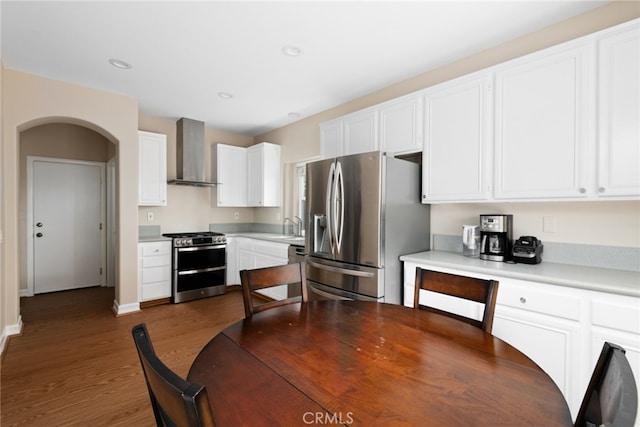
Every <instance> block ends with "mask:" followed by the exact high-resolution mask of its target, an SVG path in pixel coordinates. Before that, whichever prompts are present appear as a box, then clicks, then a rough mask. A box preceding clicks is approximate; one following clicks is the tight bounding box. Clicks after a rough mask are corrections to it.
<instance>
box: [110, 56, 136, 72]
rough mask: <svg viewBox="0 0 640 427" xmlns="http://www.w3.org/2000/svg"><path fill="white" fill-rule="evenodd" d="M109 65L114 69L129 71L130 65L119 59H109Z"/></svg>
mask: <svg viewBox="0 0 640 427" xmlns="http://www.w3.org/2000/svg"><path fill="white" fill-rule="evenodd" d="M109 64H111V65H113V66H114V67H116V68H120V69H121V70H129V69H130V68H131V64H129V63H128V62H125V61H123V60H121V59H115V58H111V59H109Z"/></svg>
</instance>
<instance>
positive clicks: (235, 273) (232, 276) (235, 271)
mask: <svg viewBox="0 0 640 427" xmlns="http://www.w3.org/2000/svg"><path fill="white" fill-rule="evenodd" d="M238 239H239V238H238V237H231V236H227V249H226V256H227V286H230V285H239V284H240V269H239V268H238V266H239V263H238Z"/></svg>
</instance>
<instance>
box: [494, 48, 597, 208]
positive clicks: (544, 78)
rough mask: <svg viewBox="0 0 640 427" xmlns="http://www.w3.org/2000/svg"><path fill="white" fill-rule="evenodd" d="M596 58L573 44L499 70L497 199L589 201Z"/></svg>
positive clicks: (496, 162)
mask: <svg viewBox="0 0 640 427" xmlns="http://www.w3.org/2000/svg"><path fill="white" fill-rule="evenodd" d="M591 59H592V49H590V48H589V46H587V45H584V44H583V45H576V44H571V46H566V45H565V46H562V48H558V49H546V50H545V51H544V52H542V53H538V54H533V55H529V56H526V57H523V58H520V59H517V60H515V61H511V62H509V63H507V64H505V65H503V66H500V67H498V68H497V70H496V84H495V89H496V98H495V102H496V109H495V113H496V121H495V123H496V127H495V132H496V133H495V144H496V146H495V148H496V155H495V193H494V195H495V198H496V199H525V198H532V199H550V198H571V197H586V196H587V194H586V192H587V190H586V167H587V159H586V155H587V146H588V144H587V143H588V139H589V129H590V127H589V123H588V117H587V113H588V111H589V108H588V104H589V101H590V98H592V97H591V96H590V92H591V89H592V88H593V86H592V85H593V83H592V79H591V78H590V74H591V73H590V70H591V67H592V63H591Z"/></svg>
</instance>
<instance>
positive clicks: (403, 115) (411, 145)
mask: <svg viewBox="0 0 640 427" xmlns="http://www.w3.org/2000/svg"><path fill="white" fill-rule="evenodd" d="M378 115H379V122H380V126H379V128H380V140H379V141H380V150H381V151H385V152H390V153H397V154H400V153H415V152H420V151H421V150H422V132H423V125H422V123H423V117H424V113H423V97H422V96H421V95H415V94H413V95H410V96H405V97H402V98H398V99H395V100H393V101H389V102H385V103H384V104H381V105H380V108H379V109H378Z"/></svg>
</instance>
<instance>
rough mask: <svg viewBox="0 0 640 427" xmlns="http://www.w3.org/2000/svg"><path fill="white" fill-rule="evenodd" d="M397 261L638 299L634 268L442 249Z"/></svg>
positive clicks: (639, 288) (639, 281)
mask: <svg viewBox="0 0 640 427" xmlns="http://www.w3.org/2000/svg"><path fill="white" fill-rule="evenodd" d="M400 260H401V261H404V262H413V263H416V264H423V265H433V266H440V267H446V268H452V269H456V270H464V271H470V272H476V273H482V274H487V275H492V274H494V275H499V276H503V277H509V278H513V279H520V280H529V281H537V282H544V283H550V284H555V285H560V286H568V287H572V288H580V289H588V290H593V291H600V292H608V293H612V294H619V295H627V296H632V297H637V298H640V273H638V272H634V271H625V270H612V269H606V268H593V267H583V266H578V265H569V264H556V263H550V262H545V261H544V260H543V261H542V262H541V263H540V264H534V265H529V264H510V263H504V262H495V261H485V260H481V259H479V258H469V257H465V256H463V255H462V254H459V253H455V252H444V251H426V252H419V253H415V254H408V255H402V256H400Z"/></svg>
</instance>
